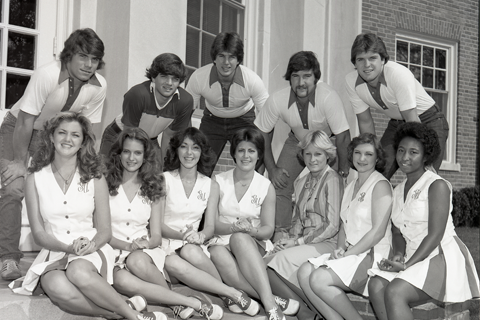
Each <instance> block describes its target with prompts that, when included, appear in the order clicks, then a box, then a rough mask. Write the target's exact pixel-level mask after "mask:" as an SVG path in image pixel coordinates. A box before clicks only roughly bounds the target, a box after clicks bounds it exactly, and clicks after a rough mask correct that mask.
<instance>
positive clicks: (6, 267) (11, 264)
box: [2, 260, 18, 273]
mask: <svg viewBox="0 0 480 320" xmlns="http://www.w3.org/2000/svg"><path fill="white" fill-rule="evenodd" d="M15 269H17V270H18V262H17V261H14V260H10V261H7V262H6V263H3V265H2V273H3V272H5V271H13V270H15Z"/></svg>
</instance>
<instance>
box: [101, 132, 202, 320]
mask: <svg viewBox="0 0 480 320" xmlns="http://www.w3.org/2000/svg"><path fill="white" fill-rule="evenodd" d="M156 155H157V153H156V149H155V146H154V145H153V143H152V142H151V140H150V138H149V137H148V135H147V133H146V132H145V131H143V130H142V129H140V128H127V129H125V130H124V131H123V132H122V133H120V135H119V137H118V139H117V141H116V142H115V143H114V144H113V145H112V148H111V150H110V154H109V159H110V160H109V162H108V163H107V169H108V174H107V177H106V179H107V183H108V187H109V191H110V208H111V211H112V233H113V236H112V240H111V241H110V244H111V245H112V247H113V248H114V249H116V250H115V253H116V255H115V256H116V259H115V261H116V267H115V272H114V275H113V280H114V287H115V289H117V290H118V291H119V292H121V293H123V294H126V295H131V294H134V293H139V294H142V295H143V296H144V297H145V299H146V300H147V301H148V302H151V303H154V304H166V305H173V306H177V305H181V306H183V308H185V309H188V310H190V314H188V316H190V315H191V314H192V313H193V311H194V310H200V309H201V308H202V304H201V302H200V301H199V300H198V299H196V298H194V297H186V296H184V295H181V294H179V293H177V292H174V291H171V290H170V288H169V286H168V284H167V282H166V281H165V274H164V262H165V256H166V255H165V251H163V250H162V249H161V248H160V247H159V246H160V244H161V242H162V232H161V220H162V219H161V215H162V210H161V206H162V204H163V201H162V197H163V196H164V195H165V192H164V177H163V175H162V174H161V173H159V172H158V170H157V168H158V158H157V156H156ZM147 227H148V228H147ZM181 316H182V318H185V317H186V316H187V314H185V313H183V314H181Z"/></svg>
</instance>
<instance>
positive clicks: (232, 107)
mask: <svg viewBox="0 0 480 320" xmlns="http://www.w3.org/2000/svg"><path fill="white" fill-rule="evenodd" d="M210 56H211V58H212V60H213V64H208V65H206V66H204V67H201V68H200V69H197V70H195V72H194V73H193V74H192V75H191V77H190V79H189V80H188V84H187V91H188V92H189V93H190V94H191V95H192V97H193V101H194V105H195V108H198V107H199V105H200V98H201V97H203V98H205V106H206V108H205V110H204V112H203V117H202V122H201V123H200V130H201V131H202V132H203V133H204V134H205V135H206V136H207V138H208V141H209V142H210V145H211V146H212V149H213V151H214V152H215V153H216V155H217V161H218V158H219V157H220V155H221V153H222V150H223V148H224V147H225V144H226V143H227V140H228V141H231V140H232V137H233V135H234V133H235V132H236V131H237V130H238V129H242V128H248V127H251V128H254V127H255V126H254V125H253V121H254V120H255V114H258V112H259V111H260V110H261V109H262V107H263V105H264V103H265V101H266V100H267V98H268V92H267V89H266V88H265V85H264V84H263V81H262V79H260V77H259V76H258V75H257V74H256V73H255V72H253V71H252V70H250V69H248V68H247V67H244V66H242V65H240V64H241V63H242V61H243V41H242V39H241V38H240V36H239V35H238V34H237V33H235V32H223V33H220V34H219V35H217V37H216V38H215V40H214V41H213V44H212V47H211V50H210Z"/></svg>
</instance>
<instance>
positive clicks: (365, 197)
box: [308, 171, 392, 297]
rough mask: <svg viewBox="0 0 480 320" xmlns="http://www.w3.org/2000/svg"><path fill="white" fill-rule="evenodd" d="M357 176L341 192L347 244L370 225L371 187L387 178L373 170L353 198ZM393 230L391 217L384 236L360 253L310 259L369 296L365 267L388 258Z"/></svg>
mask: <svg viewBox="0 0 480 320" xmlns="http://www.w3.org/2000/svg"><path fill="white" fill-rule="evenodd" d="M356 180H357V179H355V180H353V181H352V182H350V183H349V184H348V185H347V187H346V189H345V192H344V194H343V199H342V207H341V212H340V218H341V219H342V222H343V227H344V230H345V236H346V238H345V242H346V243H345V245H346V247H347V251H348V247H350V246H354V245H355V244H357V243H358V242H359V241H360V240H361V239H362V238H363V237H364V236H365V234H366V233H367V232H368V231H370V230H371V229H372V202H373V201H375V199H373V189H374V188H375V186H376V184H377V183H378V182H379V181H388V180H387V179H386V178H385V177H384V176H383V175H382V174H380V173H379V172H377V171H374V172H373V173H372V174H371V175H370V176H369V177H368V179H367V181H365V183H364V184H363V185H362V186H361V187H360V190H358V192H357V194H356V195H355V198H353V199H352V197H353V191H354V187H355V182H356ZM391 243H392V230H391V223H390V220H389V222H388V225H387V229H386V232H385V236H384V237H383V238H382V239H381V240H380V241H379V242H378V243H377V244H376V245H375V246H374V247H373V248H371V249H370V250H368V251H366V252H363V253H361V254H359V255H352V256H346V257H344V258H340V259H335V260H328V258H329V257H330V254H329V253H328V254H324V255H321V256H320V257H318V258H312V259H309V260H308V261H310V263H312V264H313V265H314V266H315V267H316V268H318V267H320V266H323V265H324V266H327V267H328V268H330V269H332V270H333V271H334V272H335V273H336V274H337V276H338V277H339V278H340V279H341V280H342V282H343V283H344V284H345V285H346V286H347V287H349V288H350V289H351V290H352V291H354V292H356V293H359V294H361V295H363V296H365V297H368V280H369V276H368V273H367V271H368V269H370V268H371V267H372V266H374V265H377V262H380V261H381V260H382V259H383V258H388V257H389V254H390V252H391Z"/></svg>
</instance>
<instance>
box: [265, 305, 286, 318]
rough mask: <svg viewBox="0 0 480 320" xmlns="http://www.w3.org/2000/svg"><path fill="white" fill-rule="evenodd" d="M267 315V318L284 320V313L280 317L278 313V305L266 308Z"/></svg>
mask: <svg viewBox="0 0 480 320" xmlns="http://www.w3.org/2000/svg"><path fill="white" fill-rule="evenodd" d="M267 317H268V320H286V318H285V315H282V317H280V315H279V314H278V307H277V308H273V309H271V310H268V311H267Z"/></svg>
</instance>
